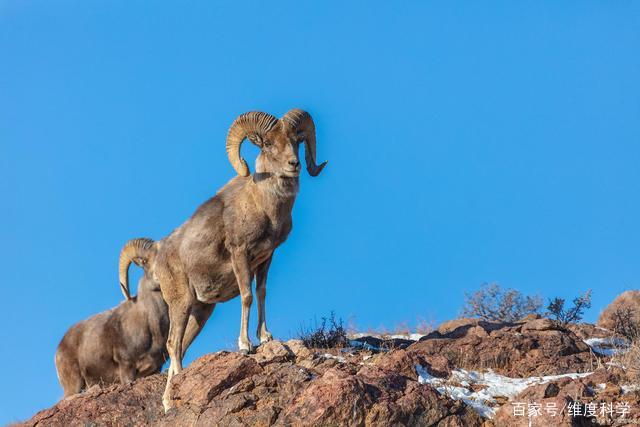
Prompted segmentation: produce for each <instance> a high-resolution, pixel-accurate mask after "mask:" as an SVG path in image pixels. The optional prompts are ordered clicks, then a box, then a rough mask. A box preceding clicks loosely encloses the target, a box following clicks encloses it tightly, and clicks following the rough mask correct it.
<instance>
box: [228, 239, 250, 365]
mask: <svg viewBox="0 0 640 427" xmlns="http://www.w3.org/2000/svg"><path fill="white" fill-rule="evenodd" d="M231 265H232V266H233V272H234V274H235V276H236V281H237V282H238V288H239V289H240V298H241V300H242V316H241V318H240V336H239V337H238V348H239V350H240V352H241V353H245V354H248V353H251V352H252V351H253V346H252V345H251V340H250V339H249V311H250V309H251V303H252V302H253V294H252V293H251V278H252V277H251V269H250V268H249V261H248V260H247V257H246V255H245V253H244V252H241V251H236V252H234V253H233V254H232V255H231Z"/></svg>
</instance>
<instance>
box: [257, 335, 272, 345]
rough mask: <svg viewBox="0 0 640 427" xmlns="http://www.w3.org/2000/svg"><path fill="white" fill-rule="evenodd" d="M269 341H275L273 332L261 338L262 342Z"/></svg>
mask: <svg viewBox="0 0 640 427" xmlns="http://www.w3.org/2000/svg"><path fill="white" fill-rule="evenodd" d="M269 341H273V335H271V333H266V334H264V336H263V337H261V338H260V344H264V343H266V342H269Z"/></svg>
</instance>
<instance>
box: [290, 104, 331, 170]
mask: <svg viewBox="0 0 640 427" xmlns="http://www.w3.org/2000/svg"><path fill="white" fill-rule="evenodd" d="M280 120H282V121H283V122H285V123H286V124H288V125H289V126H292V127H293V128H294V129H296V131H297V132H298V133H299V134H300V135H301V137H302V138H304V144H305V151H304V158H305V160H306V161H307V171H308V172H309V175H311V176H317V175H318V174H319V173H320V172H322V169H324V167H325V166H326V165H327V162H326V161H325V162H323V163H322V164H321V165H320V166H318V165H317V164H316V126H315V124H314V123H313V119H312V118H311V115H310V114H309V113H307V112H306V111H303V110H300V109H298V108H294V109H293V110H289V111H288V112H287V114H285V115H284V116H282V118H281V119H280Z"/></svg>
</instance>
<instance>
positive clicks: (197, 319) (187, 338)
mask: <svg viewBox="0 0 640 427" xmlns="http://www.w3.org/2000/svg"><path fill="white" fill-rule="evenodd" d="M215 306H216V305H215V304H203V303H200V302H198V303H196V305H195V306H194V307H192V308H191V314H190V315H189V322H188V323H187V329H186V330H185V333H184V337H183V338H182V357H183V358H184V355H185V354H186V352H187V350H188V349H189V346H191V343H192V342H193V340H194V339H195V338H196V337H197V336H198V334H199V333H200V331H201V330H202V328H203V327H204V324H205V323H206V322H207V320H208V319H209V317H210V316H211V313H212V312H213V309H214V308H215Z"/></svg>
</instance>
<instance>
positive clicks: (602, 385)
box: [598, 383, 607, 390]
mask: <svg viewBox="0 0 640 427" xmlns="http://www.w3.org/2000/svg"><path fill="white" fill-rule="evenodd" d="M598 388H599V389H600V390H604V389H606V388H607V385H606V384H605V383H600V384H598Z"/></svg>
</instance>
